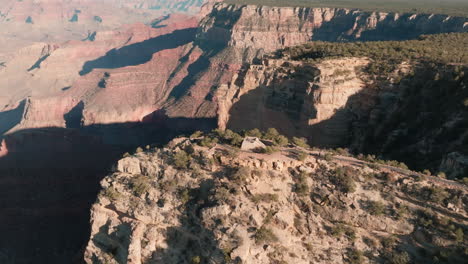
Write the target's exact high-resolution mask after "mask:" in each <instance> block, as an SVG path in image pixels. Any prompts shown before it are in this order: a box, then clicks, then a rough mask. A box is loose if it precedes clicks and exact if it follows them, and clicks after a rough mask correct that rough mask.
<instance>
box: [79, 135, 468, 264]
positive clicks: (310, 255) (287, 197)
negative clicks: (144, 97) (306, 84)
mask: <svg viewBox="0 0 468 264" xmlns="http://www.w3.org/2000/svg"><path fill="white" fill-rule="evenodd" d="M195 143H196V142H194V141H191V140H188V139H182V140H181V139H178V140H177V141H174V142H172V143H170V144H169V145H168V147H167V148H164V149H153V150H150V151H147V152H144V153H143V152H140V153H137V154H135V155H133V156H130V157H126V158H124V159H122V160H120V161H119V162H118V165H117V167H116V171H115V172H114V173H113V174H112V175H109V176H108V177H106V178H105V179H104V180H103V181H102V182H101V185H102V188H103V191H102V192H101V194H100V195H99V197H98V200H97V201H96V203H95V204H94V205H93V207H92V210H91V225H92V228H91V237H90V240H89V243H88V246H87V248H86V252H85V261H86V263H95V262H106V263H132V264H138V263H146V262H151V263H272V262H273V263H277V262H288V263H309V262H310V261H311V260H313V261H314V263H349V262H350V259H353V258H355V257H356V256H355V255H353V254H359V255H360V256H359V259H360V260H361V261H364V259H367V258H372V259H373V258H382V259H387V258H388V257H389V255H388V254H390V255H391V254H392V253H391V252H392V250H393V249H392V248H395V249H396V248H399V249H402V250H403V249H404V250H405V251H406V252H408V253H406V254H408V255H407V258H411V259H414V260H415V261H420V262H424V261H425V259H426V258H428V257H427V256H425V255H423V254H419V253H418V252H420V251H417V250H413V249H416V247H419V246H422V247H424V248H428V249H429V248H432V247H434V244H431V243H434V242H432V241H431V237H434V238H435V237H438V241H439V242H437V243H439V244H438V245H440V243H441V241H443V243H444V244H445V246H448V247H453V246H455V245H456V243H455V242H454V241H453V239H452V240H451V239H447V234H444V233H443V232H444V231H442V230H443V228H444V227H443V226H439V224H434V226H433V227H432V228H425V227H422V226H421V224H418V221H414V220H415V219H417V216H415V214H417V213H418V214H419V213H421V212H423V211H421V210H426V208H427V207H426V206H429V208H430V209H429V210H432V211H433V212H434V213H435V212H437V216H436V215H433V216H430V217H434V219H439V218H440V217H448V218H449V219H450V221H451V223H453V224H455V225H457V226H458V225H462V224H463V223H466V221H467V220H468V218H466V217H467V212H466V210H467V208H466V207H465V206H463V205H462V203H461V202H460V201H461V200H463V199H466V195H467V190H466V188H465V187H460V186H458V185H456V184H455V186H450V185H447V186H450V187H446V186H445V185H442V184H441V183H439V182H437V181H433V180H432V179H430V180H429V179H427V180H423V181H419V182H418V181H416V180H415V179H414V178H412V176H411V175H412V173H410V172H400V173H395V172H388V171H387V172H383V171H381V169H380V168H378V166H373V167H374V169H370V168H369V167H364V168H363V167H361V166H355V165H352V164H353V162H351V163H350V164H348V163H346V162H344V163H343V162H342V161H341V162H340V161H339V159H336V160H333V161H334V162H337V163H334V162H332V160H330V158H328V160H329V161H325V160H323V159H321V158H318V157H317V156H315V155H313V154H314V153H309V152H308V151H307V150H305V151H306V152H307V156H306V158H305V160H304V161H300V160H297V159H296V158H294V155H295V154H294V153H295V152H296V151H299V150H298V149H294V148H282V149H280V151H279V152H278V153H275V154H270V155H269V154H257V153H252V152H250V151H240V152H238V153H237V154H236V155H223V154H222V153H227V152H232V151H233V149H232V147H229V146H225V145H217V146H215V147H213V148H211V149H208V148H204V147H199V146H197V145H196V144H195ZM184 149H186V150H189V149H191V150H192V151H193V152H191V153H192V154H190V155H189V156H191V159H189V160H186V162H187V163H186V164H185V165H184V164H183V163H179V162H180V160H178V162H177V163H174V160H176V159H177V156H178V155H180V153H181V152H182V151H183V150H184ZM301 151H304V150H301ZM311 154H312V155H311ZM213 160H214V161H213ZM175 164H177V165H175ZM180 166H188V167H186V168H185V169H184V168H181V167H180ZM381 173H382V174H381ZM366 175H367V176H366ZM335 177H342V178H340V180H337V179H338V178H335ZM345 179H346V183H345ZM343 188H349V189H346V190H347V191H343V190H344V189H343ZM425 188H428V189H431V188H442V189H443V190H444V192H450V193H456V192H458V194H457V195H456V196H455V197H456V198H454V199H455V200H458V202H454V203H451V206H450V207H451V208H452V209H445V208H444V206H443V203H444V202H446V201H443V202H440V201H439V202H422V200H421V199H424V198H423V197H424V195H422V194H421V192H419V193H418V190H420V189H421V190H422V189H424V190H425ZM444 188H445V189H444ZM393 210H395V211H393ZM390 212H397V213H395V214H393V215H392V214H390ZM396 215H398V216H396ZM439 228H441V229H440V230H439ZM428 230H430V231H428ZM428 232H431V233H430V234H429V233H428ZM390 241H391V242H390ZM434 241H435V240H434ZM422 242H425V244H422ZM464 243H466V242H464ZM461 247H463V246H462V245H461ZM330 248H332V249H330ZM365 251H368V252H371V253H370V255H367V254H366V255H365V256H364V255H361V253H359V252H365ZM356 252H357V253H356ZM396 252H397V251H395V252H394V253H393V254H396ZM429 254H431V253H429ZM449 258H451V259H452V260H454V261H455V260H456V259H459V258H460V256H459V255H456V254H454V255H452V256H450V257H449Z"/></svg>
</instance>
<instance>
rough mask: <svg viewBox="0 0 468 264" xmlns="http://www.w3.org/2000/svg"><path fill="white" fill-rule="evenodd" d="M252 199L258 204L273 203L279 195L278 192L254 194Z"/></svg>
mask: <svg viewBox="0 0 468 264" xmlns="http://www.w3.org/2000/svg"><path fill="white" fill-rule="evenodd" d="M250 199H251V200H252V202H254V203H256V204H257V203H260V202H264V203H271V202H277V201H278V195H277V194H276V193H261V194H256V195H254V196H252V197H251V198H250Z"/></svg>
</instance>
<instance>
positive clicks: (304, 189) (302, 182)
mask: <svg viewBox="0 0 468 264" xmlns="http://www.w3.org/2000/svg"><path fill="white" fill-rule="evenodd" d="M294 192H295V193H297V195H299V196H304V195H307V194H309V185H308V184H307V175H306V174H305V173H301V174H299V176H298V177H297V180H296V184H295V185H294Z"/></svg>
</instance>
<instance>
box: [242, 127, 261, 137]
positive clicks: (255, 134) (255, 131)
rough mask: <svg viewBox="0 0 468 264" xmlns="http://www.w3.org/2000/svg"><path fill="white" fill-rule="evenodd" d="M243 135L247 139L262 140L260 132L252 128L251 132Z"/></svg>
mask: <svg viewBox="0 0 468 264" xmlns="http://www.w3.org/2000/svg"><path fill="white" fill-rule="evenodd" d="M245 135H246V136H248V137H257V138H262V132H261V131H260V130H258V128H254V129H252V130H249V131H247V132H245Z"/></svg>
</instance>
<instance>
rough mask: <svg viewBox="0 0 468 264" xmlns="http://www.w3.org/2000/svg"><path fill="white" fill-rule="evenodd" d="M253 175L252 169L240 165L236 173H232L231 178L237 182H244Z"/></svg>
mask: <svg viewBox="0 0 468 264" xmlns="http://www.w3.org/2000/svg"><path fill="white" fill-rule="evenodd" d="M250 175H251V170H250V168H248V167H239V168H237V170H236V172H235V173H232V174H231V175H230V177H229V179H230V180H231V181H232V182H234V183H237V184H243V183H245V181H246V180H247V178H248V177H250Z"/></svg>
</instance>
